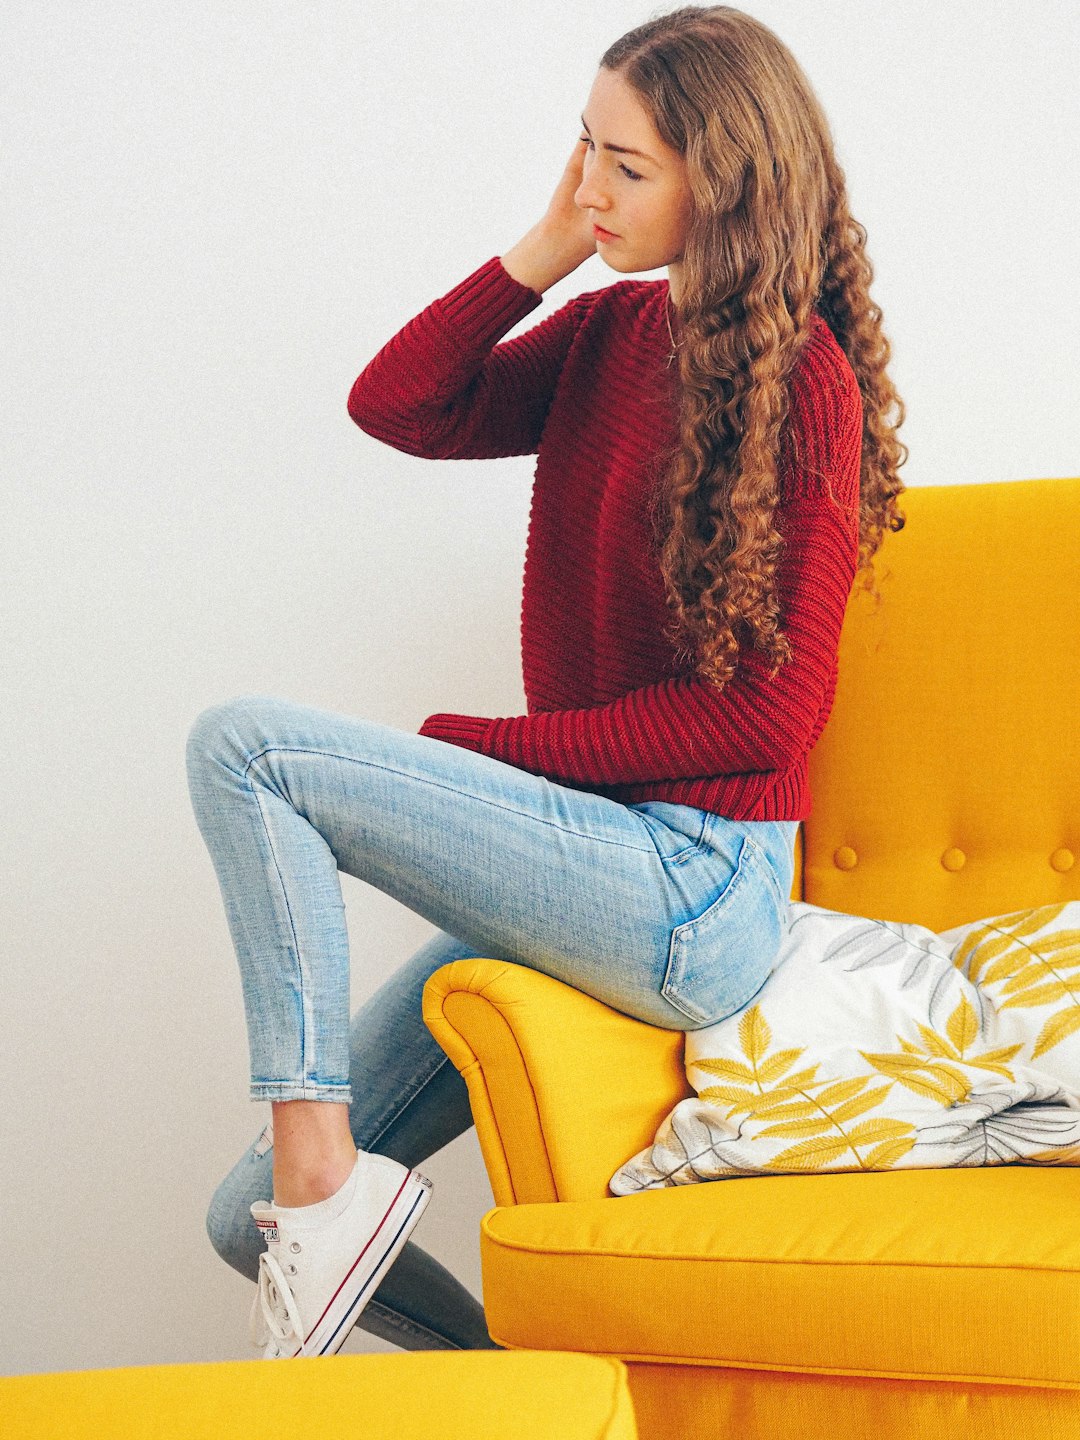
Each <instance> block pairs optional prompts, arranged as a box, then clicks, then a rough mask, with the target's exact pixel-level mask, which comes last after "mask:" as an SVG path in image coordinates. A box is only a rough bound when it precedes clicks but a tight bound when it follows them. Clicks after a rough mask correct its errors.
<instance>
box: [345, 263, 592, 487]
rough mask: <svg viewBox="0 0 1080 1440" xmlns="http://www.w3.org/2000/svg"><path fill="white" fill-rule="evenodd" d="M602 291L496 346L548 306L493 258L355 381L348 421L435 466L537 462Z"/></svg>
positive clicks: (576, 300)
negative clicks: (572, 351) (577, 342)
mask: <svg viewBox="0 0 1080 1440" xmlns="http://www.w3.org/2000/svg"><path fill="white" fill-rule="evenodd" d="M602 293H603V292H602V291H590V292H588V293H587V294H585V295H577V296H575V297H574V298H573V299H572V300H569V301H567V303H566V304H565V305H564V306H562V308H561V309H559V310H557V311H555V313H554V314H552V315H549V316H548V317H547V318H546V319H545V320H542V321H541V322H540V324H539V325H536V326H534V327H533V328H532V329H531V330H527V331H526V332H525V333H524V334H522V335H517V336H515V337H514V339H513V340H508V341H506V342H505V343H503V344H501V345H496V344H495V342H496V340H497V339H498V338H499V336H501V335H505V333H506V332H507V330H509V329H511V328H512V327H513V326H514V325H516V324H517V322H518V321H519V320H522V319H523V318H524V317H525V316H526V315H528V314H529V313H530V311H532V310H535V309H536V307H537V306H538V305H539V304H540V303H541V295H540V292H539V291H537V290H533V289H531V288H530V287H529V286H527V285H523V284H521V283H520V282H519V281H517V280H515V279H514V278H513V276H512V275H510V273H509V272H508V271H507V270H506V268H505V267H504V265H503V264H502V261H501V259H500V257H499V256H497V255H493V256H492V257H491V259H490V260H486V261H485V262H484V264H483V265H481V266H480V267H479V269H477V270H474V271H473V273H472V274H471V275H468V276H466V278H465V279H464V280H462V281H461V282H460V284H458V285H455V286H454V288H453V289H452V290H450V291H448V292H447V294H445V295H443V296H441V297H440V298H439V299H437V300H434V301H432V303H431V304H430V305H429V306H428V307H427V308H426V309H425V310H422V311H421V312H420V314H419V315H417V316H415V317H414V318H413V319H412V320H410V321H409V322H408V324H407V325H405V326H404V328H403V329H402V330H400V331H398V333H397V334H396V335H395V336H393V337H392V339H390V340H389V341H388V342H387V343H386V344H385V345H384V346H383V347H382V349H381V350H380V351H379V352H378V353H377V354H376V355H375V356H374V358H373V359H372V360H371V361H369V363H368V364H367V365H366V366H365V368H364V369H363V370H362V371H361V372H360V374H359V375H358V376H357V378H356V380H355V381H354V382H353V386H352V390H351V391H350V394H349V402H348V412H349V415H350V417H351V418H352V420H354V421H355V423H356V424H357V425H359V427H360V428H361V430H363V431H364V432H365V433H366V434H368V435H371V436H372V437H373V438H374V439H376V440H379V441H382V442H383V443H384V444H386V445H391V446H393V448H394V449H395V450H402V451H404V452H405V453H406V454H408V455H418V456H421V457H423V458H424V459H428V460H490V459H496V458H499V457H502V456H506V455H534V454H536V453H537V452H538V450H539V445H540V436H541V433H542V431H543V428H544V422H545V420H546V418H547V413H548V410H549V408H550V406H551V401H552V397H553V396H554V393H555V386H556V383H557V381H558V378H559V372H560V371H561V369H562V366H563V363H564V361H565V359H566V355H567V352H568V350H569V348H570V344H571V341H572V340H573V338H574V334H575V333H576V331H577V328H578V325H579V323H580V321H581V319H582V317H583V316H584V314H585V313H586V312H587V310H588V309H589V306H590V304H591V303H592V301H593V300H594V299H595V298H596V296H597V295H600V294H602Z"/></svg>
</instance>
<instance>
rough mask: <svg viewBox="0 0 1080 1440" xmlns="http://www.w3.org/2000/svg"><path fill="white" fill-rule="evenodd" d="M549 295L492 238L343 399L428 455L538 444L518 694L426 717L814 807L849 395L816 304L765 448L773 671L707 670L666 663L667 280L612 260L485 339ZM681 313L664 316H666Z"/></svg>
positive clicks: (518, 744) (571, 775)
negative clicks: (786, 403) (554, 306)
mask: <svg viewBox="0 0 1080 1440" xmlns="http://www.w3.org/2000/svg"><path fill="white" fill-rule="evenodd" d="M541 303H542V296H541V295H540V294H539V293H538V292H537V291H535V290H532V289H530V288H529V287H528V286H526V285H522V284H520V283H519V282H518V281H517V280H515V279H513V277H512V276H511V275H509V274H508V272H507V271H506V269H505V268H504V267H503V265H502V262H501V260H500V258H499V257H498V256H492V258H491V259H490V260H487V261H485V263H484V264H483V265H481V266H480V267H479V269H477V270H475V271H474V272H473V273H472V274H471V275H469V276H467V277H466V278H465V279H464V280H462V281H461V283H460V284H458V285H456V286H455V287H454V288H453V289H452V290H450V291H449V292H448V293H447V294H445V295H443V296H442V297H441V298H439V299H437V300H434V301H433V302H432V303H431V304H430V305H429V306H428V307H427V308H426V309H425V310H423V311H421V313H420V314H419V315H417V316H416V317H415V318H414V319H412V320H410V321H409V322H408V324H407V325H405V326H404V328H403V329H402V330H400V331H399V332H398V334H397V335H395V336H394V337H393V338H392V339H391V340H389V341H388V342H387V344H386V345H384V346H383V348H382V349H381V350H380V351H379V352H378V354H377V355H375V357H374V358H373V359H372V360H371V362H370V363H369V364H368V365H367V367H366V368H365V369H364V370H363V372H362V373H361V374H360V375H359V376H358V377H357V379H356V381H355V383H354V385H353V387H352V391H351V393H350V395H349V403H348V409H349V414H350V416H351V417H352V419H353V420H354V421H355V422H356V424H357V425H359V426H360V428H361V429H362V430H364V431H365V432H366V433H367V434H369V435H371V436H373V437H374V438H375V439H376V440H380V441H382V442H384V443H385V444H387V445H392V446H393V447H394V448H395V449H397V450H402V451H405V452H406V453H407V454H409V455H419V456H424V457H426V458H429V459H433V460H453V459H461V460H465V459H494V458H497V457H502V456H507V455H532V454H535V455H537V456H538V459H537V464H536V473H535V478H534V481H533V492H532V506H531V511H530V516H529V530H528V541H527V546H526V555H525V573H524V589H523V597H522V610H521V645H522V670H523V680H524V685H525V696H526V702H527V710H528V713H527V714H525V715H515V716H508V717H501V718H490V717H484V716H477V715H457V714H451V713H445V712H438V713H436V714H434V715H430V716H429V717H428V718H427V719H426V720H425V721H424V723H423V725H422V726H421V727H420V734H422V735H430V736H434V737H435V738H437V739H440V740H446V741H449V742H450V743H452V744H455V745H461V746H463V747H464V748H466V749H470V750H475V751H478V752H479V753H481V754H484V755H490V756H493V757H494V758H495V759H497V760H502V761H505V762H506V763H507V764H510V765H515V766H517V767H518V768H520V769H523V770H528V771H531V772H532V773H534V774H538V775H544V776H546V777H547V778H548V779H550V780H553V781H556V782H558V783H560V784H563V785H569V786H572V787H574V788H576V789H580V790H590V791H594V792H596V793H597V794H603V795H608V796H610V797H611V798H612V799H615V800H620V801H622V802H624V803H633V802H635V801H641V800H669V801H673V802H675V803H676V804H681V805H694V806H698V807H700V808H702V809H705V810H710V811H713V812H715V813H716V814H719V815H725V816H729V817H730V818H732V819H737V820H801V819H805V818H806V817H807V816H808V815H809V814H810V809H811V797H810V791H809V786H808V781H807V757H808V755H809V753H810V751H811V749H812V747H813V745H814V744H815V742H816V741H817V739H818V737H819V735H820V734H821V732H822V730H823V729H824V727H825V722H826V720H827V719H828V717H829V711H830V709H831V707H832V702H833V696H834V693H835V688H836V657H837V646H838V643H839V638H840V630H841V627H842V625H843V619H844V612H845V609H846V605H847V600H848V596H849V594H850V592H851V587H852V583H853V580H854V577H855V567H856V562H857V551H858V524H859V467H860V446H861V441H862V398H861V396H860V394H859V387H858V383H857V381H856V378H855V375H854V372H853V371H852V369H851V366H850V365H849V364H848V361H847V358H846V357H845V355H844V353H843V351H842V350H841V349H840V346H839V345H838V344H837V342H836V339H835V337H834V336H833V334H832V332H831V331H830V329H829V327H828V325H827V324H826V323H825V321H824V320H823V319H822V318H821V316H819V315H817V314H815V316H814V319H813V330H812V334H811V336H810V339H809V340H808V341H807V343H806V345H805V346H804V348H803V350H802V352H801V354H800V356H799V359H798V361H797V363H796V367H795V370H794V372H793V375H792V380H791V386H790V413H789V417H788V420H787V422H786V424H785V426H784V428H783V430H782V433H781V437H780V449H779V455H778V466H779V481H780V504H779V506H778V508H777V511H776V525H777V528H778V529H779V530H780V531H781V533H782V534H783V535H784V537H785V547H784V551H783V554H782V556H781V560H780V564H779V566H778V573H777V586H778V594H779V598H780V607H781V614H780V623H781V626H782V627H783V629H784V630H785V631H786V633H787V636H788V638H789V640H790V642H791V646H792V650H793V659H792V660H791V661H789V662H788V663H787V664H786V665H783V666H781V668H780V670H779V672H778V673H777V675H776V676H775V678H773V679H770V678H769V668H768V666H767V665H766V664H765V662H764V657H763V656H762V654H761V652H760V651H756V650H753V649H750V650H744V651H743V652H742V653H741V654H740V656H739V663H738V668H737V669H736V672H735V674H734V676H733V677H732V679H731V680H730V681H729V682H728V684H727V685H726V686H725V687H723V688H722V689H717V687H716V686H715V685H713V684H712V683H711V682H707V681H704V680H702V679H701V678H700V677H699V676H696V675H695V674H693V673H692V671H690V669H689V668H688V667H686V666H682V667H681V668H680V666H679V665H677V664H676V660H675V653H674V650H673V648H672V646H671V645H670V643H669V642H668V641H666V640H665V638H664V628H665V625H666V623H667V621H668V618H669V611H668V609H667V606H666V604H665V602H664V590H663V582H662V577H661V575H660V569H659V564H658V562H657V561H656V559H655V557H653V556H652V554H651V531H650V520H649V498H650V492H651V487H652V486H653V484H654V483H655V481H656V478H657V476H658V474H659V471H658V469H657V468H656V462H657V458H658V454H659V451H660V450H661V448H663V447H666V446H667V445H669V444H670V442H671V441H672V440H673V439H674V438H675V428H674V427H675V423H676V411H675V404H676V390H675V385H676V383H677V381H676V366H675V365H672V366H670V367H669V366H668V365H667V359H668V356H669V354H670V351H671V341H670V336H669V332H668V325H667V319H666V314H665V312H666V309H667V307H668V282H667V281H666V280H652V281H648V280H622V281H618V282H617V283H615V284H613V285H608V286H605V287H604V288H603V289H600V290H594V291H590V292H587V293H585V294H582V295H578V296H576V297H575V298H574V299H572V300H569V301H568V302H567V303H566V304H565V305H563V306H562V308H561V309H559V310H557V311H555V312H554V313H553V314H551V315H549V316H547V317H546V318H545V319H544V320H542V321H540V323H539V324H537V325H535V326H534V327H533V328H532V329H530V330H527V331H525V332H524V333H522V334H521V335H518V336H515V337H514V339H512V340H509V341H505V342H503V343H502V344H499V343H497V342H498V341H499V339H500V337H501V336H503V335H505V334H506V332H507V331H508V330H510V329H511V328H512V327H513V326H514V325H516V324H517V323H518V322H519V321H520V320H522V319H523V318H524V317H525V316H526V315H528V314H529V312H530V311H532V310H534V309H536V307H537V306H538V305H540V304H541ZM677 333H678V331H677V330H676V334H677Z"/></svg>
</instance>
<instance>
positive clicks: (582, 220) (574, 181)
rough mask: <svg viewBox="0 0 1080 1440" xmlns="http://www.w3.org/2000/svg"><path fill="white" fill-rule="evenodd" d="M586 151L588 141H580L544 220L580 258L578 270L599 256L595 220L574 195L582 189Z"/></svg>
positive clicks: (567, 248) (567, 163) (544, 225)
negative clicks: (576, 200)
mask: <svg viewBox="0 0 1080 1440" xmlns="http://www.w3.org/2000/svg"><path fill="white" fill-rule="evenodd" d="M585 150H586V143H585V141H584V140H578V141H577V143H576V144H575V146H574V148H573V151H572V152H571V154H570V158H569V160H567V162H566V168H565V169H564V170H563V173H562V179H561V180H560V181H559V183H558V185H557V186H556V187H555V194H554V195H553V196H552V197H551V203H550V204H549V205H548V208H547V212H546V213H545V215H544V218H543V219H542V220H541V221H540V224H541V225H542V226H543V227H545V228H546V229H547V230H548V231H549V233H550V234H551V236H552V239H553V241H555V242H556V243H559V244H561V245H562V246H563V247H564V248H565V250H566V252H567V254H568V255H573V256H576V257H577V259H576V262H575V266H574V268H575V269H576V268H577V266H578V265H580V264H581V262H582V260H587V259H588V258H589V256H590V255H595V254H596V236H595V235H594V234H593V227H592V221H591V220H590V219H589V217H588V214H587V213H586V212H585V211H584V210H582V209H581V208H580V206H578V205H575V204H574V196H575V195H576V194H577V192H578V191H579V190H580V189H581V180H582V169H583V167H584V164H585ZM567 273H568V274H569V271H568V272H567Z"/></svg>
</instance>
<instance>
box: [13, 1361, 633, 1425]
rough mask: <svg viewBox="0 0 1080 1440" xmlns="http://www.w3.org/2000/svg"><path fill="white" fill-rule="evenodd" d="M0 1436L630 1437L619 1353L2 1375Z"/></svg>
mask: <svg viewBox="0 0 1080 1440" xmlns="http://www.w3.org/2000/svg"><path fill="white" fill-rule="evenodd" d="M0 1434H3V1436H4V1440H46V1437H48V1440H53V1437H61V1436H62V1437H63V1440H82V1437H85V1440H91V1437H92V1440H120V1437H123V1440H151V1437H153V1440H211V1437H213V1440H274V1437H275V1436H288V1437H289V1440H307V1437H309V1436H310V1437H311V1440H327V1437H328V1436H332V1435H355V1436H357V1437H361V1436H362V1437H363V1440H459V1437H460V1440H509V1437H513V1440H519V1437H520V1440H579V1437H580V1440H637V1427H636V1425H635V1423H634V1412H633V1408H632V1406H631V1403H630V1391H629V1388H628V1386H627V1382H626V1366H625V1365H624V1364H623V1362H622V1361H621V1360H615V1359H610V1358H608V1357H606V1356H600V1355H576V1354H573V1353H571V1352H569V1351H562V1350H505V1351H503V1350H420V1351H409V1352H404V1351H403V1352H402V1353H400V1354H393V1355H335V1356H332V1357H331V1356H326V1357H316V1356H310V1357H305V1358H302V1359H299V1360H280V1361H276V1360H231V1361H218V1362H213V1363H206V1364H190V1365H179V1364H178V1365H128V1366H122V1367H118V1368H117V1369H115V1370H61V1371H54V1372H52V1373H49V1374H42V1375H15V1376H11V1377H8V1378H2V1379H0Z"/></svg>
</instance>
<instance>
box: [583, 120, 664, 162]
mask: <svg viewBox="0 0 1080 1440" xmlns="http://www.w3.org/2000/svg"><path fill="white" fill-rule="evenodd" d="M581 123H582V125H585V116H584V115H582V117H581ZM585 129H586V130H588V132H589V139H590V140H591V139H592V131H591V130H589V127H588V125H585ZM604 149H605V150H614V151H616V152H617V153H618V154H619V155H638V156H640V157H641V159H642V160H648V162H649V164H650V165H659V164H660V161H659V160H654V159H653V157H652V156H651V155H646V154H645V151H644V150H631V149H630V148H629V147H628V146H626V145H609V144H606V143H605V145H604Z"/></svg>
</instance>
